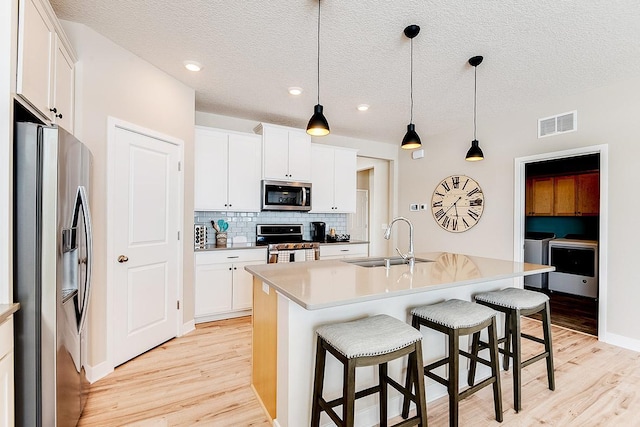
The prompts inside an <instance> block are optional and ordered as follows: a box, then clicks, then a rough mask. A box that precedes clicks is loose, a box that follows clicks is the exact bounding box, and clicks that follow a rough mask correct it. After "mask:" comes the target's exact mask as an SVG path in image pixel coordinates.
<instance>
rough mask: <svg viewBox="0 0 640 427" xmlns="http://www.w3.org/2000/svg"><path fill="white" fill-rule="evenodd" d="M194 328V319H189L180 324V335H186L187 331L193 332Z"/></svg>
mask: <svg viewBox="0 0 640 427" xmlns="http://www.w3.org/2000/svg"><path fill="white" fill-rule="evenodd" d="M195 330H196V321H195V320H194V319H191V320H190V321H188V322H186V323H183V324H182V330H181V331H180V336H182V335H186V334H188V333H189V332H193V331H195Z"/></svg>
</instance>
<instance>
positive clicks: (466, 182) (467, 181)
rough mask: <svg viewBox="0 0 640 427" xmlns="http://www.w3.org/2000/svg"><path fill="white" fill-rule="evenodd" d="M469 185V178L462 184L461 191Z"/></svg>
mask: <svg viewBox="0 0 640 427" xmlns="http://www.w3.org/2000/svg"><path fill="white" fill-rule="evenodd" d="M468 183H469V178H467V180H466V181H465V182H464V185H463V186H462V189H463V190H464V188H465V187H466V186H467V184H468Z"/></svg>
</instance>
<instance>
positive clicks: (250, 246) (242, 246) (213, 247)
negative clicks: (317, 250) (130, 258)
mask: <svg viewBox="0 0 640 427" xmlns="http://www.w3.org/2000/svg"><path fill="white" fill-rule="evenodd" d="M362 243H366V244H368V243H369V242H368V241H366V240H350V241H348V242H320V245H321V246H325V245H352V244H353V245H355V244H362ZM260 248H265V249H266V246H265V245H256V243H255V242H252V243H236V244H235V245H234V244H231V243H230V244H228V245H226V246H216V244H215V243H209V244H207V245H205V247H204V248H195V249H194V251H195V252H207V251H224V250H228V249H260Z"/></svg>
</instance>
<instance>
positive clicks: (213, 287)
mask: <svg viewBox="0 0 640 427" xmlns="http://www.w3.org/2000/svg"><path fill="white" fill-rule="evenodd" d="M232 285H233V264H231V263H226V264H210V265H197V266H196V288H195V295H196V301H195V302H196V304H195V312H194V316H195V317H201V316H208V315H212V314H217V313H224V312H227V311H231V309H232V306H231V304H232V297H233V288H232Z"/></svg>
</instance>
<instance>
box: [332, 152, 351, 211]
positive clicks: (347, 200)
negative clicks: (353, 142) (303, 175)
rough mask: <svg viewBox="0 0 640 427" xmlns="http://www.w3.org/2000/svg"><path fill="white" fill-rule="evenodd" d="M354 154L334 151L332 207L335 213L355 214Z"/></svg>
mask: <svg viewBox="0 0 640 427" xmlns="http://www.w3.org/2000/svg"><path fill="white" fill-rule="evenodd" d="M356 169H357V161H356V153H355V151H352V150H340V149H336V150H335V154H334V167H333V173H334V186H333V187H334V206H335V210H334V211H335V212H342V213H355V211H356V187H357V183H356V180H357V175H356Z"/></svg>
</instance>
